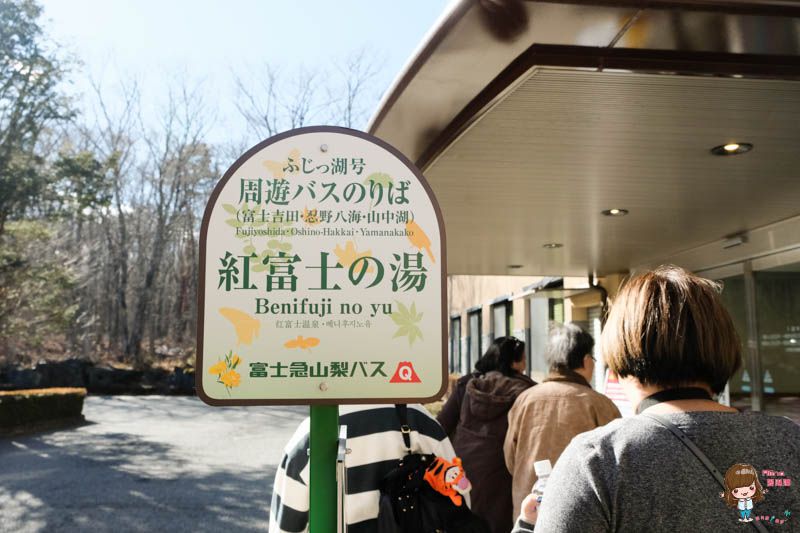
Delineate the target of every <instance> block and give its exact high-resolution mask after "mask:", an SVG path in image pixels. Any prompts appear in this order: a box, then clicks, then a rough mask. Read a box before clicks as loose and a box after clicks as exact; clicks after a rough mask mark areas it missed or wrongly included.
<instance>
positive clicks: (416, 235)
mask: <svg viewBox="0 0 800 533" xmlns="http://www.w3.org/2000/svg"><path fill="white" fill-rule="evenodd" d="M406 231H408V233H409V235H408V240H409V241H411V244H412V245H413V246H414V247H415V248H418V249H420V250H422V249H423V248H424V249H425V252H427V254H428V257H430V258H431V261H432V262H434V263H435V262H436V259H435V258H434V257H433V252H431V240H430V239H429V238H428V236H427V235H426V234H425V232H424V231H422V228H420V227H419V224H417V223H416V222H414V221H413V220H409V221H408V222H406Z"/></svg>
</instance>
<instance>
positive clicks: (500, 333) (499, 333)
mask: <svg viewBox="0 0 800 533" xmlns="http://www.w3.org/2000/svg"><path fill="white" fill-rule="evenodd" d="M513 312H514V306H513V305H512V303H511V302H510V301H509V300H508V298H505V297H504V298H503V299H501V300H499V301H498V300H495V301H494V302H492V335H493V337H494V338H495V339H496V338H498V337H507V336H509V335H511V333H512V332H511V322H512V316H513Z"/></svg>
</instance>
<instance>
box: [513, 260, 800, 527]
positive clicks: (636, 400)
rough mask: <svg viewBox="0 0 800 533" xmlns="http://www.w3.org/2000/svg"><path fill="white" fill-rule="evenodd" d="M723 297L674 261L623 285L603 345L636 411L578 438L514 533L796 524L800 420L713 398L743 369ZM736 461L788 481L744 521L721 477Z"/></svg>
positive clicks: (528, 503) (799, 516)
mask: <svg viewBox="0 0 800 533" xmlns="http://www.w3.org/2000/svg"><path fill="white" fill-rule="evenodd" d="M719 292H720V288H719V285H718V284H716V283H714V282H712V281H709V280H707V279H703V278H700V277H697V276H694V275H692V274H690V273H689V272H687V271H685V270H683V269H681V268H678V267H674V266H662V267H659V268H657V269H656V270H653V271H651V272H646V273H644V274H640V275H637V276H635V277H633V278H631V279H630V280H629V281H628V282H627V283H626V284H625V285H624V286H623V288H622V289H621V290H620V292H619V294H618V295H617V297H616V298H615V300H614V303H613V307H612V308H611V312H610V314H609V316H608V321H607V323H606V325H605V328H604V330H603V333H602V336H601V341H600V346H601V350H602V352H603V354H604V356H605V360H606V362H607V364H608V367H609V370H610V371H611V372H612V373H613V374H615V375H616V376H617V377H618V378H619V380H620V383H621V384H622V386H623V389H624V391H625V394H626V396H627V397H628V399H629V400H630V401H631V403H632V405H634V406H635V407H636V412H637V415H636V416H633V417H630V418H625V419H618V420H615V421H613V422H611V423H610V424H607V425H605V426H603V427H600V428H598V429H595V430H592V431H589V432H587V433H583V434H581V435H579V436H577V437H575V438H574V439H573V440H572V442H571V443H570V444H569V446H567V449H566V450H565V451H564V453H563V454H562V455H561V457H560V458H559V459H558V461H557V463H556V465H555V467H554V469H553V472H552V474H551V476H550V478H549V480H548V482H547V487H546V489H545V493H544V497H543V500H542V502H541V505H539V506H538V509H537V503H536V499H535V498H534V497H532V496H528V497H526V499H525V500H524V501H523V505H522V513H521V515H520V517H519V520H518V522H517V526H516V528H515V529H514V531H515V532H520V533H521V532H526V531H533V527H534V525H533V524H534V523H535V527H536V533H542V532H545V533H550V532H581V533H595V532H596V533H600V532H611V531H613V532H619V533H628V532H630V533H634V532H635V533H638V532H641V531H648V532H676V531H678V532H683V531H687V532H688V531H700V532H703V533H715V532H719V533H723V532H730V531H754V530H758V531H800V492H799V488H798V485H800V426H798V425H797V424H795V423H794V422H792V421H791V420H789V419H787V418H782V417H774V416H768V415H765V414H763V413H760V412H745V413H740V412H738V411H737V410H736V409H733V408H730V407H726V406H723V405H720V404H719V403H717V402H716V401H714V399H713V395H715V394H719V393H720V392H722V390H723V389H724V388H725V384H726V383H727V382H728V380H730V378H731V377H732V376H733V374H734V373H735V372H736V371H737V370H738V369H739V367H740V366H741V364H742V354H741V343H740V341H739V338H738V336H737V334H736V331H735V329H734V326H733V321H732V320H731V317H730V315H729V314H728V312H727V311H726V310H725V308H724V307H723V305H722V302H721V301H720V298H719ZM693 450H694V451H693ZM701 457H705V460H706V461H707V462H706V463H705V464H704V462H703V460H701ZM737 464H747V465H752V468H753V470H754V471H756V472H763V471H768V472H772V473H774V472H782V473H783V474H784V477H785V478H787V479H791V481H790V483H789V485H788V486H787V484H786V483H781V485H778V484H777V481H776V482H775V487H774V488H772V487H770V488H768V489H767V490H765V491H764V492H765V494H763V496H764V500H763V501H761V502H760V503H756V505H755V509H754V510H753V511H752V517H754V520H752V521H747V522H746V523H742V521H740V518H741V515H740V514H737V513H733V512H731V510H730V509H729V508H728V507H727V504H726V500H725V498H724V492H723V490H724V489H725V486H724V485H725V483H724V479H723V477H722V474H721V473H722V472H726V471H728V469H729V468H730V467H731V466H732V465H737ZM734 488H736V487H734ZM721 494H722V495H723V497H722V498H721V497H720V495H721ZM740 497H743V498H747V497H750V496H749V491H745V493H744V496H741V493H740ZM757 499H758V498H755V499H753V502H755V501H756V500H757ZM750 505H751V504H747V505H745V507H747V506H750ZM537 514H538V516H537ZM762 516H768V517H775V520H772V521H770V520H766V521H764V520H761V519H760V518H761V517H762ZM787 526H788V527H787Z"/></svg>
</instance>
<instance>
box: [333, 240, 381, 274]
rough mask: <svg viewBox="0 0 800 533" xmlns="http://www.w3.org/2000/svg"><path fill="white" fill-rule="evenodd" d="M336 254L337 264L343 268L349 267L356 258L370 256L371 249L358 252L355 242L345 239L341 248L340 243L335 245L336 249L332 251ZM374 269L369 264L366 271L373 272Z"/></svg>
mask: <svg viewBox="0 0 800 533" xmlns="http://www.w3.org/2000/svg"><path fill="white" fill-rule="evenodd" d="M333 253H334V254H336V257H338V258H339V264H341V265H342V266H343V267H345V268H350V265H352V264H353V263H354V262H355V261H356V260H357V259H359V258H361V257H372V250H367V251H366V252H359V251H358V250H357V249H356V244H355V243H354V242H353V241H347V243H346V244H345V245H344V248H342V247H341V246H340V245H338V244H337V245H336V249H335V250H334V251H333ZM373 271H374V269H373V268H372V267H371V266H370V267H368V268H367V272H373Z"/></svg>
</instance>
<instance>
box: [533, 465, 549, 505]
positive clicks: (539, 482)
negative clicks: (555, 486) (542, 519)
mask: <svg viewBox="0 0 800 533" xmlns="http://www.w3.org/2000/svg"><path fill="white" fill-rule="evenodd" d="M533 471H534V472H536V483H534V484H533V489H532V490H531V492H532V493H533V494H534V495H535V496H536V503H537V504H539V505H541V504H542V497H543V496H544V489H545V487H546V486H547V479H548V478H549V477H550V472H552V471H553V466H552V465H551V464H550V460H549V459H545V460H544V461H536V462H535V463H533Z"/></svg>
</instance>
